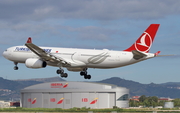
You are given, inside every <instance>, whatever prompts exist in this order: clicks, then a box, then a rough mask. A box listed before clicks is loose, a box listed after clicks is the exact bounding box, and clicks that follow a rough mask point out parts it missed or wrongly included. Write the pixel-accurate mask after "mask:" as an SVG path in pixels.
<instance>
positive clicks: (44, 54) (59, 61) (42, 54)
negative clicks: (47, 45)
mask: <svg viewBox="0 0 180 113" xmlns="http://www.w3.org/2000/svg"><path fill="white" fill-rule="evenodd" d="M25 45H26V46H27V47H28V48H29V49H30V50H31V51H32V52H34V53H35V54H36V55H38V56H39V57H40V58H41V59H42V60H43V61H49V62H51V63H56V64H57V65H62V66H70V65H71V63H70V62H67V61H66V60H64V59H63V58H61V57H57V56H55V55H52V54H50V53H47V52H46V51H45V50H43V49H42V48H40V47H38V46H36V45H35V44H33V43H32V41H31V38H30V37H29V38H28V41H27V43H26V44H25Z"/></svg>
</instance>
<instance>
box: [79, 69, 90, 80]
mask: <svg viewBox="0 0 180 113" xmlns="http://www.w3.org/2000/svg"><path fill="white" fill-rule="evenodd" d="M80 75H81V76H84V79H91V75H88V74H87V68H86V69H84V70H83V71H81V72H80Z"/></svg>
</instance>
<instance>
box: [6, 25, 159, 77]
mask: <svg viewBox="0 0 180 113" xmlns="http://www.w3.org/2000/svg"><path fill="white" fill-rule="evenodd" d="M159 26H160V24H151V25H150V26H149V27H148V28H147V29H146V30H145V31H144V32H143V33H142V35H141V36H140V37H139V38H138V39H137V40H136V42H135V43H134V44H132V46H130V47H129V48H127V49H125V50H123V51H113V50H108V49H103V50H96V49H76V48H59V47H39V46H37V45H35V44H33V43H32V38H31V37H29V38H28V40H27V42H26V43H25V46H13V47H10V48H8V49H7V50H5V51H4V52H3V56H4V57H5V58H6V59H8V60H10V61H13V62H14V64H15V66H14V70H18V66H17V65H18V63H25V65H26V67H27V68H33V69H38V68H45V67H46V66H47V65H48V66H54V67H58V68H59V69H57V71H56V73H57V74H60V76H61V77H65V78H66V77H68V74H67V73H65V72H64V68H67V70H68V71H75V72H80V75H81V76H84V78H85V79H91V75H90V74H88V72H87V69H88V68H98V69H110V68H118V67H122V66H127V65H131V64H134V63H137V62H140V61H143V60H147V59H150V58H154V57H156V56H158V54H159V53H160V51H158V52H156V53H149V51H150V48H151V46H152V43H153V41H154V38H155V35H156V32H157V30H158V28H159Z"/></svg>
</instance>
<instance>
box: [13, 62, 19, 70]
mask: <svg viewBox="0 0 180 113" xmlns="http://www.w3.org/2000/svg"><path fill="white" fill-rule="evenodd" d="M14 64H15V66H14V70H18V69H19V68H18V66H17V64H18V62H14Z"/></svg>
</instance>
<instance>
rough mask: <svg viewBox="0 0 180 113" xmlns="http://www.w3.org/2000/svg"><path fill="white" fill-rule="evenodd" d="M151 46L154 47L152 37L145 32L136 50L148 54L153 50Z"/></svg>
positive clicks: (136, 45) (136, 44)
mask: <svg viewBox="0 0 180 113" xmlns="http://www.w3.org/2000/svg"><path fill="white" fill-rule="evenodd" d="M151 45H152V38H151V36H150V35H149V34H148V33H147V32H144V33H143V34H142V36H141V38H139V40H137V41H136V43H135V48H136V50H138V51H141V52H148V51H149V50H150V48H151Z"/></svg>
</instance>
